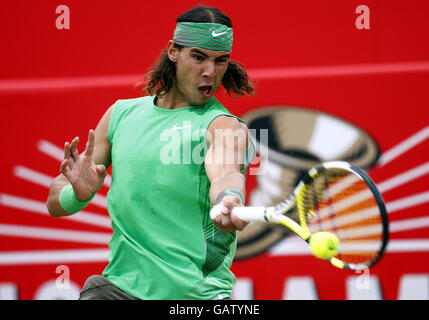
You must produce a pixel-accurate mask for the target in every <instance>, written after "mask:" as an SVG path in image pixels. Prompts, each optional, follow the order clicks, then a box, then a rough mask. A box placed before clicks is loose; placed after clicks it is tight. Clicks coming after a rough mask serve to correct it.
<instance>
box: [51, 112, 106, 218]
mask: <svg viewBox="0 0 429 320" xmlns="http://www.w3.org/2000/svg"><path fill="white" fill-rule="evenodd" d="M112 109H113V106H112V107H110V108H109V109H108V110H107V111H106V112H105V114H104V115H103V117H102V118H101V120H100V122H99V123H98V125H97V127H96V129H95V131H93V130H90V132H89V135H88V143H87V148H86V149H85V152H84V153H83V154H82V155H80V156H79V153H78V151H77V148H76V146H77V144H78V142H79V137H76V138H74V139H73V140H72V142H71V143H69V142H66V143H65V145H64V161H63V162H62V163H61V169H60V171H61V172H62V173H61V174H59V175H58V176H57V177H56V178H55V179H54V181H53V182H52V184H51V186H50V190H49V195H48V199H47V201H46V206H47V208H48V211H49V214H50V215H51V216H53V217H60V216H68V215H71V213H69V212H67V211H65V210H64V209H63V208H62V207H61V205H60V203H59V195H60V192H61V190H62V189H63V187H64V186H66V185H67V184H70V183H71V181H70V180H69V179H68V178H66V175H65V173H66V172H65V170H68V169H70V167H71V166H72V164H73V163H75V161H76V160H77V159H78V158H80V160H82V159H83V158H85V157H84V156H85V154H86V155H87V157H86V158H87V159H86V160H87V161H91V162H93V163H92V164H90V165H92V168H93V170H95V171H94V174H96V175H97V174H98V175H99V176H100V177H99V179H100V180H101V182H102V181H104V177H105V175H106V170H107V168H108V167H109V166H110V163H111V158H110V142H109V137H108V134H109V121H110V114H111V112H112ZM90 141H93V145H92V146H89V142H90ZM88 147H91V148H90V149H88ZM88 154H89V157H88ZM78 179H80V180H81V181H82V180H83V178H82V177H79V178H78ZM73 182H75V181H73ZM72 185H73V187H74V189H75V193H76V188H75V185H77V184H76V183H72ZM91 187H92V186H90V188H89V189H90V190H91ZM100 187H101V186H100ZM98 189H99V188H98ZM97 191H98V190H95V191H94V192H97ZM76 197H77V198H78V199H79V200H81V201H84V200H86V199H83V198H85V193H81V194H79V193H76ZM80 197H83V198H82V199H81V198H80ZM86 198H87V199H88V198H89V197H87V196H86Z"/></svg>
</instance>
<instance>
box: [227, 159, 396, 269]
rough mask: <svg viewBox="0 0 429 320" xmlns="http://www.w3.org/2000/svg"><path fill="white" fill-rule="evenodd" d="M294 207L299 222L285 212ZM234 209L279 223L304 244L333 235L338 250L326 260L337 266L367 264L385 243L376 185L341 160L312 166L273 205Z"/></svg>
mask: <svg viewBox="0 0 429 320" xmlns="http://www.w3.org/2000/svg"><path fill="white" fill-rule="evenodd" d="M294 208H296V209H297V210H296V211H297V212H298V219H297V220H298V221H299V223H297V222H296V221H294V220H292V219H291V218H289V217H287V216H285V214H287V213H288V212H291V211H292V209H294ZM233 212H234V213H235V214H237V216H238V217H239V218H240V219H241V220H243V221H266V222H272V223H277V224H281V225H283V226H285V227H287V228H289V229H290V230H292V231H293V232H295V233H296V234H297V235H298V236H300V237H301V238H302V239H303V240H305V241H306V242H307V243H309V241H310V239H311V236H312V235H313V234H314V233H316V232H321V231H326V232H330V233H333V234H334V235H336V236H337V238H338V240H339V246H338V251H337V254H336V255H335V256H333V257H330V258H329V259H326V260H328V261H330V262H331V263H332V264H333V265H334V266H335V267H338V268H341V269H351V270H362V269H364V268H369V267H371V266H372V265H374V264H375V263H376V262H377V261H378V260H379V259H380V258H381V256H382V255H383V253H384V251H385V248H386V245H387V241H388V219H387V212H386V208H385V204H384V201H383V198H382V196H381V194H380V192H379V191H378V189H377V187H376V185H375V183H374V182H373V181H372V179H371V178H370V177H369V176H368V175H367V174H366V173H365V172H364V171H363V170H362V169H360V168H358V167H355V166H353V165H351V164H349V163H347V162H343V161H331V162H325V163H322V164H321V165H320V166H318V167H315V168H312V169H311V170H309V171H308V173H306V174H305V175H304V177H303V178H302V179H301V180H300V182H299V183H298V185H297V186H296V188H295V190H294V192H293V193H292V194H291V195H290V196H289V197H288V198H287V199H286V200H284V201H283V202H280V203H279V204H277V205H275V206H274V207H236V208H234V209H233Z"/></svg>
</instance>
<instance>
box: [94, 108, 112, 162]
mask: <svg viewBox="0 0 429 320" xmlns="http://www.w3.org/2000/svg"><path fill="white" fill-rule="evenodd" d="M112 110H113V105H111V106H110V107H109V108H108V109H107V110H106V111H105V112H104V114H103V116H102V117H101V119H100V121H99V122H98V124H97V127H96V128H95V147H94V154H93V160H94V162H95V163H96V164H100V163H101V164H104V165H105V166H106V168H107V167H108V166H109V165H110V162H111V156H110V151H111V145H110V141H109V122H110V116H111V114H112Z"/></svg>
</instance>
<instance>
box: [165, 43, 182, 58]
mask: <svg viewBox="0 0 429 320" xmlns="http://www.w3.org/2000/svg"><path fill="white" fill-rule="evenodd" d="M167 55H168V58H169V59H170V60H171V61H172V62H177V59H178V57H179V49H178V48H177V47H176V45H175V44H174V41H173V40H170V41H168V46H167Z"/></svg>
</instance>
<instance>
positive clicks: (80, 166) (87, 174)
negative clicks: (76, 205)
mask: <svg viewBox="0 0 429 320" xmlns="http://www.w3.org/2000/svg"><path fill="white" fill-rule="evenodd" d="M94 140H95V133H94V130H92V129H91V130H89V134H88V142H87V144H86V149H85V151H84V152H83V153H82V154H79V152H78V150H77V144H78V143H79V137H76V138H74V139H73V140H72V142H71V143H69V142H66V143H65V144H64V160H63V162H62V163H61V168H60V171H61V173H62V174H63V175H64V176H65V177H66V178H67V180H69V182H70V184H71V185H72V186H73V190H74V193H75V194H76V198H77V199H78V200H80V201H86V200H88V199H89V198H90V197H91V196H92V195H93V194H94V193H96V192H97V191H98V190H100V189H101V187H102V186H103V183H104V178H105V177H106V167H105V166H104V165H102V164H99V165H96V164H95V163H94V161H93V160H92V154H93V152H94Z"/></svg>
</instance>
